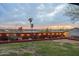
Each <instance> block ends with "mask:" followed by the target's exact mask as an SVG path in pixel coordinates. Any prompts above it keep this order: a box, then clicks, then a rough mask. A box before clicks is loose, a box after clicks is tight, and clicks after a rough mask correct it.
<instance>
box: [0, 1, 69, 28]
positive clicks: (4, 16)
mask: <svg viewBox="0 0 79 59" xmlns="http://www.w3.org/2000/svg"><path fill="white" fill-rule="evenodd" d="M67 5H68V4H66V3H65V4H64V3H0V28H4V27H5V28H9V27H10V28H11V27H14V28H15V27H18V26H24V27H26V28H28V27H29V21H28V19H29V18H30V17H31V18H32V19H33V22H32V23H33V24H34V27H36V28H44V27H47V26H53V25H61V24H63V25H71V21H69V19H70V18H69V17H68V16H65V15H64V14H63V8H65V7H66V6H67Z"/></svg>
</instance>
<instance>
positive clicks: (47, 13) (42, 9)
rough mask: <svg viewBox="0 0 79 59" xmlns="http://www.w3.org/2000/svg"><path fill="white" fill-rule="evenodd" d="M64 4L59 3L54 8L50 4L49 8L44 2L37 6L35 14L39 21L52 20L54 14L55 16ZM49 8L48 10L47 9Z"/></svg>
mask: <svg viewBox="0 0 79 59" xmlns="http://www.w3.org/2000/svg"><path fill="white" fill-rule="evenodd" d="M65 6H66V4H60V5H58V6H56V7H55V8H53V6H52V5H50V7H51V8H49V7H47V6H45V5H44V4H40V5H39V6H38V7H37V10H38V11H37V12H38V13H37V15H36V17H37V18H38V19H40V20H41V21H45V20H47V21H48V19H49V21H52V20H53V18H54V16H56V14H58V13H60V12H62V10H63V8H64V7H65ZM47 8H49V10H48V9H47Z"/></svg>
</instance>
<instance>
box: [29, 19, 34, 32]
mask: <svg viewBox="0 0 79 59" xmlns="http://www.w3.org/2000/svg"><path fill="white" fill-rule="evenodd" d="M32 20H33V19H32V18H29V19H28V21H29V23H30V28H31V33H32V32H33V27H34V24H33V23H32Z"/></svg>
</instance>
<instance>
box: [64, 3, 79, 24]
mask: <svg viewBox="0 0 79 59" xmlns="http://www.w3.org/2000/svg"><path fill="white" fill-rule="evenodd" d="M64 14H65V15H66V16H68V17H70V19H71V21H72V23H76V22H77V21H79V6H77V5H73V4H69V5H68V6H67V7H65V8H64Z"/></svg>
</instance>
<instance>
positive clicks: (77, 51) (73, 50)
mask: <svg viewBox="0 0 79 59" xmlns="http://www.w3.org/2000/svg"><path fill="white" fill-rule="evenodd" d="M0 55H2V56H79V43H69V42H58V41H57V42H55V41H53V40H47V41H34V42H22V43H9V44H0Z"/></svg>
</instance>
